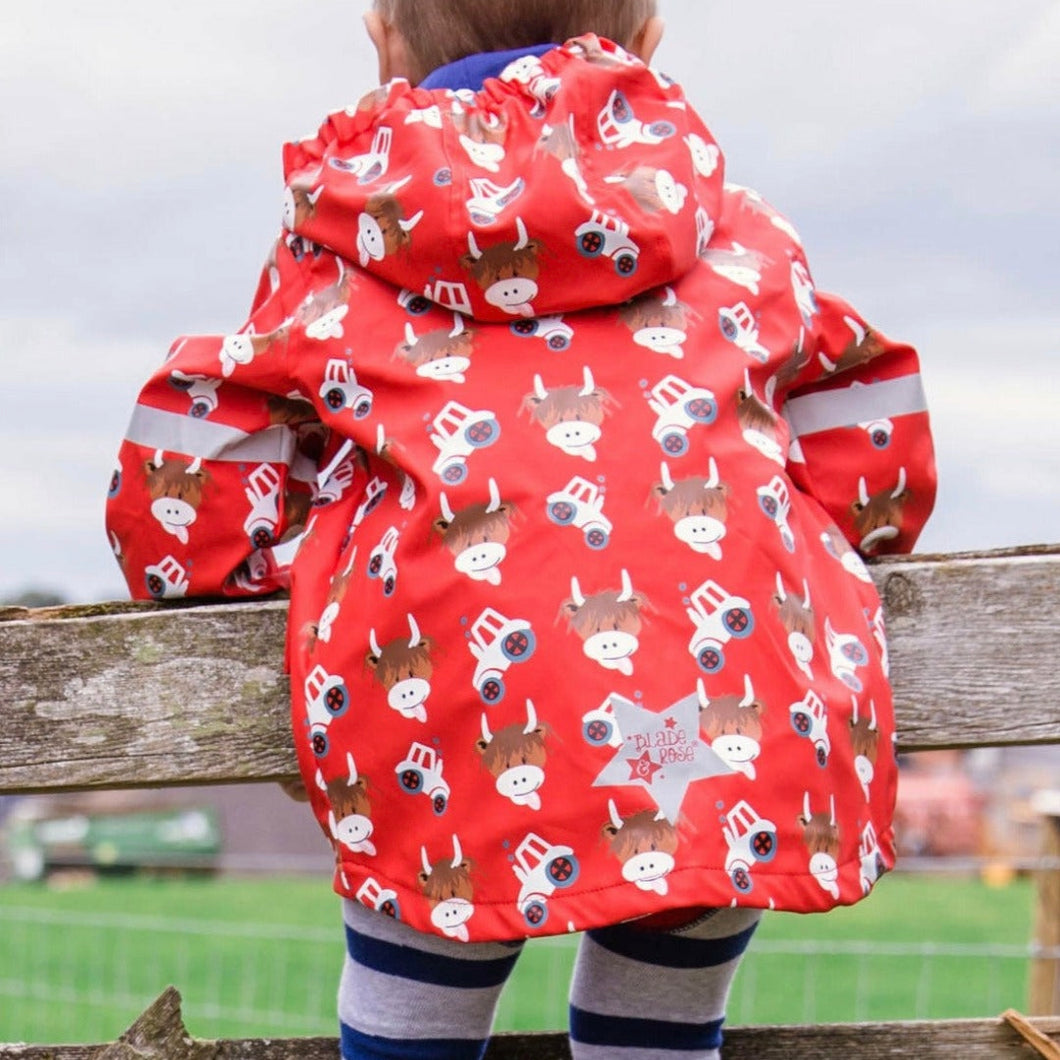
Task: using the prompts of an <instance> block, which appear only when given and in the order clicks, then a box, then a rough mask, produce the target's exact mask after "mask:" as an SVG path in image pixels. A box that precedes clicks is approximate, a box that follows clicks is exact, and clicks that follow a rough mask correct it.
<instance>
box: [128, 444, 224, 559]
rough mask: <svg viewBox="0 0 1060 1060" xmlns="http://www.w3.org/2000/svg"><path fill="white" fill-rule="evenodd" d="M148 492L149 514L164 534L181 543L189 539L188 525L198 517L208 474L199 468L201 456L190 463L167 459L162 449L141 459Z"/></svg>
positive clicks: (185, 542)
mask: <svg viewBox="0 0 1060 1060" xmlns="http://www.w3.org/2000/svg"><path fill="white" fill-rule="evenodd" d="M144 474H145V476H146V479H147V492H148V495H149V496H150V498H151V514H152V515H153V516H154V517H155V518H156V519H157V520H158V522H159V523H160V524H161V526H162V529H163V530H165V531H166V533H167V534H172V535H173V536H174V537H175V538H176V539H177V540H178V541H179V542H180V543H181V544H182V545H186V544H187V543H188V527H189V526H191V524H192V523H194V522H195V520H196V519H197V518H198V515H199V505H201V504H202V489H203V485H204V484H205V482H206V480H207V478H208V476H207V474H206V472H205V471H203V470H202V460H201V458H198V457H197V458H196V459H194V460H192V461H191V463H190V464H185V463H184V462H183V461H182V460H173V459H171V460H166V459H165V458H164V457H163V454H162V450H161V449H159V450H157V451H156V452H155V455H154V457H153V458H152V459H151V460H147V461H145V462H144Z"/></svg>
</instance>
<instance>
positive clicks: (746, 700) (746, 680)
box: [740, 674, 755, 707]
mask: <svg viewBox="0 0 1060 1060" xmlns="http://www.w3.org/2000/svg"><path fill="white" fill-rule="evenodd" d="M754 701H755V690H754V685H752V684H751V675H750V674H744V675H743V699H741V700H740V706H741V707H749V706H750V705H751V704H752V703H753V702H754Z"/></svg>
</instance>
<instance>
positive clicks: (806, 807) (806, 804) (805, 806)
mask: <svg viewBox="0 0 1060 1060" xmlns="http://www.w3.org/2000/svg"><path fill="white" fill-rule="evenodd" d="M802 816H803V819H804V820H805V821H806V822H807V823H809V820H810V818H811V817H812V816H813V815H812V814H811V813H810V793H809V792H808V791H804V792H803V793H802Z"/></svg>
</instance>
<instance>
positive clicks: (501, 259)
mask: <svg viewBox="0 0 1060 1060" xmlns="http://www.w3.org/2000/svg"><path fill="white" fill-rule="evenodd" d="M515 227H516V231H517V232H518V238H517V239H516V240H515V242H510V243H497V244H494V246H492V247H487V248H486V249H485V250H480V249H479V246H478V244H477V243H476V242H475V235H474V233H473V232H470V231H469V232H468V234H467V245H468V253H467V254H465V255H464V256H463V257H462V258H461V259H460V264H461V265H463V267H464V268H465V269H467V270H468V272H470V273H471V277H472V279H473V280H474V281H475V282H476V283H477V284H478V285H479V287H481V288H482V290H483V292H484V294H485V298H486V301H487V302H488V303H489V304H490V305H492V306H496V307H497V308H498V309H501V310H503V311H504V312H505V313H511V314H513V315H515V316H525V317H532V316H533V315H534V309H533V306H532V305H531V303H532V302H533V300H534V299H535V298H536V297H537V291H538V287H537V282H536V281H537V277H538V276H539V275H540V273H541V266H540V263H539V262H538V254H539V253H540V251H541V250H542V245H541V243H540V242H539V241H538V240H536V239H530V238H529V236H528V235H527V232H526V226H525V225H524V224H523V220H522V218H521V217H517V218H516V220H515Z"/></svg>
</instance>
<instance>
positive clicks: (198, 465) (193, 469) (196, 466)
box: [188, 456, 202, 475]
mask: <svg viewBox="0 0 1060 1060" xmlns="http://www.w3.org/2000/svg"><path fill="white" fill-rule="evenodd" d="M201 470H202V457H201V456H197V457H196V458H195V459H194V460H193V461H192V462H191V463H190V464H188V474H189V475H197V474H198V473H199V472H200V471H201Z"/></svg>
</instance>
